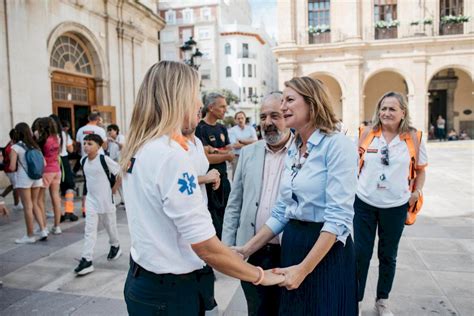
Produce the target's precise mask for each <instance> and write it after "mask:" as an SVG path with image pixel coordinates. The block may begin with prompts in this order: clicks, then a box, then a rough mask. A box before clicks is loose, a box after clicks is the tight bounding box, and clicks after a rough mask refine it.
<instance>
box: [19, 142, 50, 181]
mask: <svg viewBox="0 0 474 316" xmlns="http://www.w3.org/2000/svg"><path fill="white" fill-rule="evenodd" d="M18 145H19V146H21V148H23V149H24V150H25V160H26V166H23V164H22V163H21V161H20V159H18V162H19V163H20V164H21V166H22V167H23V169H25V171H26V174H27V175H28V178H30V179H32V180H39V179H42V178H43V171H44V157H43V154H42V153H41V150H39V149H36V148H34V147H31V148H30V147H28V146H26V145H25V144H24V143H23V142H19V143H18Z"/></svg>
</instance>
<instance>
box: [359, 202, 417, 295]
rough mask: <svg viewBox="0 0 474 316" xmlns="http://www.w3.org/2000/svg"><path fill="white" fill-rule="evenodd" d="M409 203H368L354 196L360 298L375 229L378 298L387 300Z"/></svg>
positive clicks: (363, 289) (362, 292)
mask: <svg viewBox="0 0 474 316" xmlns="http://www.w3.org/2000/svg"><path fill="white" fill-rule="evenodd" d="M407 210H408V203H406V204H404V205H401V206H398V207H392V208H377V207H374V206H371V205H369V204H367V203H365V202H363V201H362V200H361V199H359V198H358V197H357V196H356V198H355V202H354V211H355V215H354V244H355V251H356V262H357V279H358V283H359V285H358V291H357V293H358V294H357V296H358V297H357V298H358V300H359V301H362V300H363V299H364V291H365V285H366V282H367V273H368V272H369V265H370V259H371V258H372V252H373V249H374V241H375V232H376V231H378V236H379V243H378V252H377V254H378V258H379V278H378V282H377V297H376V298H377V299H379V298H382V299H387V298H388V296H389V294H390V291H391V289H392V284H393V280H394V278H395V270H396V266H397V253H398V244H399V242H400V238H401V236H402V233H403V228H404V227H405V219H406V216H407Z"/></svg>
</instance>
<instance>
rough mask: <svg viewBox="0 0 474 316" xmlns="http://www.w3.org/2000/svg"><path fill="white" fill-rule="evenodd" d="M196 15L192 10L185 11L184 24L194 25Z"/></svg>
mask: <svg viewBox="0 0 474 316" xmlns="http://www.w3.org/2000/svg"><path fill="white" fill-rule="evenodd" d="M193 20H194V14H193V10H192V9H184V10H183V22H184V23H193Z"/></svg>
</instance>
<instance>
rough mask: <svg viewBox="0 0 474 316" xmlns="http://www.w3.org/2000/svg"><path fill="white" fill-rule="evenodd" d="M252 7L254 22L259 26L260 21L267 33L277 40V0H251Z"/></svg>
mask: <svg viewBox="0 0 474 316" xmlns="http://www.w3.org/2000/svg"><path fill="white" fill-rule="evenodd" d="M249 2H250V5H251V7H252V21H253V22H254V23H256V24H259V22H260V21H262V22H263V24H264V25H265V29H266V30H267V33H268V34H269V35H270V36H272V37H275V39H276V38H277V33H278V30H277V23H275V21H276V20H277V18H276V0H249Z"/></svg>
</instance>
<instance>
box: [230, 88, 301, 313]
mask: <svg viewBox="0 0 474 316" xmlns="http://www.w3.org/2000/svg"><path fill="white" fill-rule="evenodd" d="M281 101H282V94H281V93H278V92H274V93H271V94H269V95H267V96H265V97H264V98H263V101H262V106H261V108H260V126H261V130H262V133H263V140H261V141H258V142H256V143H254V144H251V145H248V146H245V147H244V148H242V150H241V151H240V153H241V155H240V159H239V162H238V164H237V170H235V175H234V181H233V184H232V191H231V192H230V196H229V201H228V203H227V207H226V210H225V215H224V226H223V230H222V242H223V243H224V244H226V245H228V246H243V245H245V243H246V242H248V241H249V240H250V239H251V238H252V237H253V236H254V235H255V233H256V232H257V231H259V230H260V228H262V226H263V225H264V224H265V222H266V221H267V220H268V218H269V217H270V215H271V210H272V208H273V206H274V204H275V202H276V199H277V196H278V192H279V188H280V179H281V175H282V173H283V169H284V163H285V158H286V155H287V153H288V149H289V147H290V145H291V143H292V141H293V135H292V134H291V132H290V130H289V129H288V128H286V126H285V120H284V118H283V113H282V111H281V109H280V105H281ZM280 255H281V247H280V240H279V238H278V236H276V237H274V238H273V239H272V240H270V241H269V242H268V243H267V244H266V245H265V246H263V247H262V248H261V249H260V250H258V251H256V252H255V253H254V254H252V255H251V256H250V257H249V259H248V262H249V263H251V264H253V265H257V266H261V267H262V268H264V269H270V268H274V267H280V266H281V264H280ZM241 284H242V289H243V290H244V294H245V299H246V300H247V312H248V315H261V316H263V315H277V314H278V309H279V306H280V288H279V287H278V286H276V285H275V286H268V287H267V286H256V285H253V284H252V283H251V282H245V281H242V282H241Z"/></svg>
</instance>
